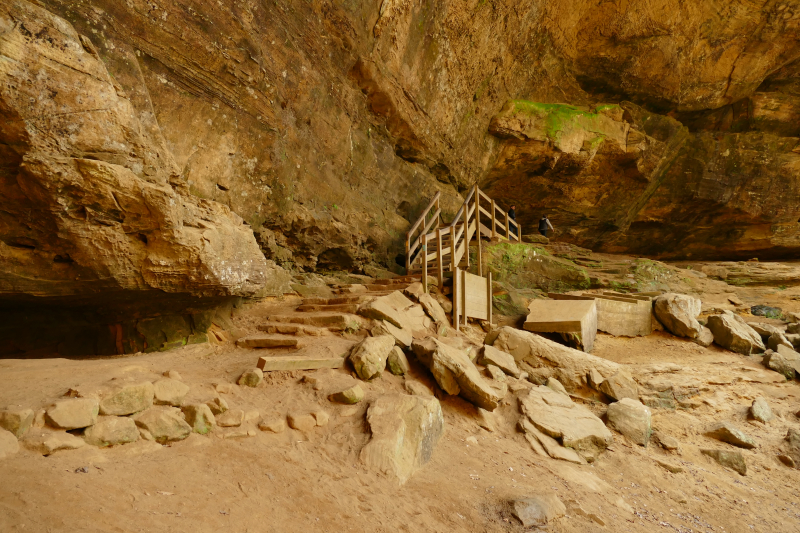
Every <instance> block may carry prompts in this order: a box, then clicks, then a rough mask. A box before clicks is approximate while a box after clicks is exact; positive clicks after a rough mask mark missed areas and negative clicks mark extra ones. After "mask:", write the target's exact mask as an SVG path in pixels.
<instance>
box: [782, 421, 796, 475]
mask: <svg viewBox="0 0 800 533" xmlns="http://www.w3.org/2000/svg"><path fill="white" fill-rule="evenodd" d="M785 440H786V443H785V444H784V448H785V450H786V455H787V456H788V457H790V458H791V459H792V461H794V464H795V468H797V467H798V466H800V431H798V430H796V429H793V428H792V429H789V431H788V432H787V433H786V439H785Z"/></svg>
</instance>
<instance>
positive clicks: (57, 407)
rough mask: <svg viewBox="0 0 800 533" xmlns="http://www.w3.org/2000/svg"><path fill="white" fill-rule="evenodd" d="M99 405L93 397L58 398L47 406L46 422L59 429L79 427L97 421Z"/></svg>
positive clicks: (87, 425)
mask: <svg viewBox="0 0 800 533" xmlns="http://www.w3.org/2000/svg"><path fill="white" fill-rule="evenodd" d="M98 411H99V406H98V404H97V400H95V399H93V398H72V399H68V400H59V401H57V402H56V403H55V404H53V405H52V406H50V407H48V408H47V412H46V416H47V422H48V423H49V424H50V425H51V426H53V427H55V428H59V429H80V428H85V427H89V426H91V425H93V424H94V423H95V422H97V414H98Z"/></svg>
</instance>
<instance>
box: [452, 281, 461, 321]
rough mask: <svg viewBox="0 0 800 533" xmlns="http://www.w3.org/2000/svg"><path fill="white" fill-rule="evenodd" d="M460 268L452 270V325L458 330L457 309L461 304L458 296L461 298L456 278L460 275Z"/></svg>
mask: <svg viewBox="0 0 800 533" xmlns="http://www.w3.org/2000/svg"><path fill="white" fill-rule="evenodd" d="M461 275H462V274H461V270H459V269H458V268H456V269H455V270H454V271H453V327H454V328H456V331H458V329H459V328H458V323H459V316H458V314H459V311H460V310H461V306H460V304H459V298H461V297H462V296H461V291H460V290H459V285H458V278H460V277H461Z"/></svg>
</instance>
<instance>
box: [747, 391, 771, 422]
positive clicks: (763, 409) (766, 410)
mask: <svg viewBox="0 0 800 533" xmlns="http://www.w3.org/2000/svg"><path fill="white" fill-rule="evenodd" d="M748 414H749V416H750V418H752V419H753V420H758V421H759V422H762V423H764V424H766V423H767V422H769V421H770V420H772V419H773V418H775V415H774V414H772V408H771V407H770V406H769V404H768V403H767V400H765V399H764V398H761V397H759V398H756V399H755V400H753V404H752V405H751V406H750V411H749V412H748Z"/></svg>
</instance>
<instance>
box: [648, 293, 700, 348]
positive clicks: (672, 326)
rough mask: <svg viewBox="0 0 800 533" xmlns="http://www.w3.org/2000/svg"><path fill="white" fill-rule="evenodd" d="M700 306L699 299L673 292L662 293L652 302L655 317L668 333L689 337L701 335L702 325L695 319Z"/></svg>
mask: <svg viewBox="0 0 800 533" xmlns="http://www.w3.org/2000/svg"><path fill="white" fill-rule="evenodd" d="M701 308H702V304H701V302H700V300H699V299H697V298H692V297H691V296H686V295H685V294H675V293H666V294H662V295H661V296H659V297H657V298H656V300H655V303H654V304H653V312H654V313H655V315H656V318H658V320H659V322H661V323H662V324H663V325H664V327H665V328H667V330H668V331H669V332H670V333H672V334H673V335H676V336H678V337H687V338H690V339H697V338H698V337H700V336H701V333H702V326H701V325H700V322H698V321H697V316H698V315H699V314H700V311H701Z"/></svg>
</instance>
